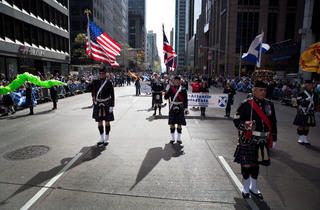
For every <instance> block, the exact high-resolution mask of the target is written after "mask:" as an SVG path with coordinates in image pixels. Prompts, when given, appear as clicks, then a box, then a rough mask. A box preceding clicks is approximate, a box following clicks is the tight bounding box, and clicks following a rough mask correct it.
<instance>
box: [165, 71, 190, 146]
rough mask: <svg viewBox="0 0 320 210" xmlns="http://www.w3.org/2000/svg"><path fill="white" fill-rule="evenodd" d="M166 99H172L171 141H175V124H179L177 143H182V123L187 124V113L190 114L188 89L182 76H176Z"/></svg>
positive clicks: (170, 116) (170, 118) (170, 110)
mask: <svg viewBox="0 0 320 210" xmlns="http://www.w3.org/2000/svg"><path fill="white" fill-rule="evenodd" d="M164 98H165V99H170V101H171V102H170V106H169V122H168V124H169V125H170V133H171V140H170V143H171V144H173V143H174V142H175V130H176V127H175V125H176V124H177V125H178V126H177V132H178V136H177V143H178V144H182V140H181V134H182V127H181V126H182V125H184V126H185V125H186V124H187V123H186V119H185V114H188V96H187V91H186V89H185V88H184V87H182V85H181V78H180V77H179V76H176V77H175V78H174V82H173V85H171V86H170V87H169V89H168V91H167V92H166V94H165V96H164Z"/></svg>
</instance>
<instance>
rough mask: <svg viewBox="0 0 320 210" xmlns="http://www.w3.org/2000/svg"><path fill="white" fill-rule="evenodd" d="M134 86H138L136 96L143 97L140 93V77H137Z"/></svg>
mask: <svg viewBox="0 0 320 210" xmlns="http://www.w3.org/2000/svg"><path fill="white" fill-rule="evenodd" d="M134 85H135V86H136V96H139V95H141V91H140V88H141V85H140V78H139V77H137V79H136V81H135V83H134Z"/></svg>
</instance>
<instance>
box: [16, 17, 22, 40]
mask: <svg viewBox="0 0 320 210" xmlns="http://www.w3.org/2000/svg"><path fill="white" fill-rule="evenodd" d="M14 34H15V39H16V40H18V41H20V42H22V43H23V31H22V23H21V21H19V20H15V24H14Z"/></svg>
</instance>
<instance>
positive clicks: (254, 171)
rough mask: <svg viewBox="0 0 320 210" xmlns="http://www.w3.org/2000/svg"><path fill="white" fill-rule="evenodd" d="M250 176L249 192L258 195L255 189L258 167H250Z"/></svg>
mask: <svg viewBox="0 0 320 210" xmlns="http://www.w3.org/2000/svg"><path fill="white" fill-rule="evenodd" d="M250 175H251V184H250V190H251V191H252V192H253V193H255V194H258V193H260V191H259V190H258V189H257V179H258V175H259V166H254V167H251V170H250Z"/></svg>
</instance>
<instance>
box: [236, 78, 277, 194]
mask: <svg viewBox="0 0 320 210" xmlns="http://www.w3.org/2000/svg"><path fill="white" fill-rule="evenodd" d="M266 87H267V86H266V84H265V83H264V82H262V81H257V82H256V83H255V86H254V89H253V97H250V98H248V99H246V100H245V101H243V102H242V103H241V105H240V106H239V108H238V110H237V112H236V115H235V117H234V120H233V122H234V125H235V126H236V127H237V128H238V130H239V142H238V145H237V149H236V151H235V154H234V157H235V160H234V161H235V162H237V163H239V164H241V174H242V177H243V189H242V196H243V197H244V198H249V197H250V193H251V195H253V196H254V197H256V198H258V199H263V196H262V194H261V192H260V191H259V190H258V189H257V185H256V184H257V179H258V175H259V165H260V164H261V165H264V166H269V165H270V158H269V148H272V147H274V146H275V143H276V141H277V120H276V114H275V110H274V105H273V103H272V102H271V101H269V100H267V99H265V96H266V91H267V89H266ZM250 177H251V180H250Z"/></svg>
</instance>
